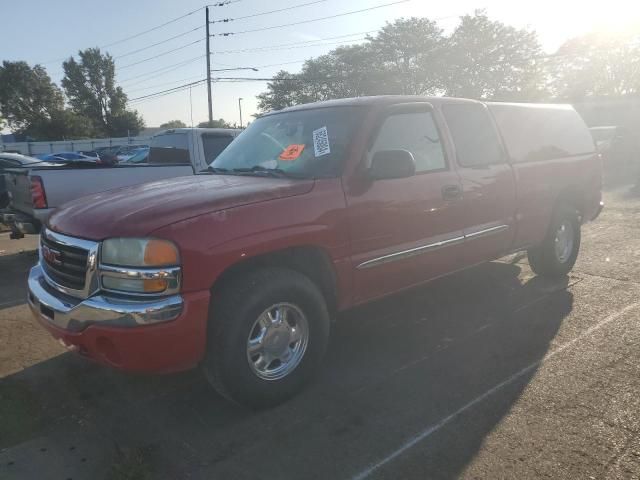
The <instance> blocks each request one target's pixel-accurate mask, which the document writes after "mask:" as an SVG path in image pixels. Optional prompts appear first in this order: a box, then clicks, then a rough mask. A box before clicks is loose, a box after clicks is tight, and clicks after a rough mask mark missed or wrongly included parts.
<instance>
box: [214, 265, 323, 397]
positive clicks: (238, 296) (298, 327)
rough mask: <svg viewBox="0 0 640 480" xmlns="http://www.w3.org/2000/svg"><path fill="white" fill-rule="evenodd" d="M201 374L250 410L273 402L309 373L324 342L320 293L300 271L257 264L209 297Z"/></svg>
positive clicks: (296, 387)
mask: <svg viewBox="0 0 640 480" xmlns="http://www.w3.org/2000/svg"><path fill="white" fill-rule="evenodd" d="M208 331H209V333H208V347H207V354H206V357H205V360H204V362H203V365H202V367H203V371H204V373H205V376H206V377H207V379H208V380H209V382H210V383H211V384H212V385H213V386H214V388H215V389H216V390H217V391H218V392H219V393H221V394H222V395H223V396H225V397H227V398H228V399H230V400H233V401H235V402H237V403H240V404H243V405H247V406H249V407H254V408H260V407H268V406H272V405H276V404H278V403H281V402H283V401H284V400H286V399H288V398H289V397H291V396H293V395H294V394H296V393H297V392H298V391H300V390H301V389H302V387H303V386H304V384H305V383H306V381H308V380H309V379H310V378H311V377H312V376H313V374H314V372H315V370H316V369H317V367H318V365H319V364H320V362H321V360H322V357H323V356H324V352H325V349H326V346H327V342H328V337H329V314H328V311H327V306H326V303H325V300H324V297H323V295H322V293H321V292H320V290H319V289H318V288H317V287H316V285H315V284H314V283H313V282H312V281H311V280H310V279H309V278H308V277H306V276H304V275H302V274H300V273H298V272H296V271H293V270H289V269H284V268H264V269H260V270H256V271H253V272H249V273H247V274H245V275H242V276H237V277H236V278H234V279H232V280H231V281H230V282H229V284H228V285H226V286H225V287H223V288H222V290H221V291H220V292H219V293H218V294H216V295H214V297H213V299H212V308H211V318H210V319H209V329H208Z"/></svg>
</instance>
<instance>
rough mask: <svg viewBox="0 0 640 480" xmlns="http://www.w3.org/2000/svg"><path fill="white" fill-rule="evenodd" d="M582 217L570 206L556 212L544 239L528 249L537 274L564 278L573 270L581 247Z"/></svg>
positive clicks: (560, 208) (533, 268) (562, 206)
mask: <svg viewBox="0 0 640 480" xmlns="http://www.w3.org/2000/svg"><path fill="white" fill-rule="evenodd" d="M580 226H581V225H580V217H579V214H578V212H577V211H576V209H575V208H573V207H571V206H570V205H566V204H565V205H560V206H559V207H558V208H557V209H556V210H555V212H554V214H553V217H552V219H551V224H550V226H549V230H548V231H547V235H546V236H545V239H544V241H543V242H542V243H541V244H540V245H538V246H536V247H533V248H531V249H529V251H528V252H527V254H528V259H529V265H530V266H531V269H532V270H533V271H534V272H535V273H536V274H538V275H541V276H546V277H561V276H564V275H566V274H567V273H569V272H570V271H571V269H572V268H573V266H574V264H575V263H576V259H577V258H578V251H579V250H580V238H581V232H580Z"/></svg>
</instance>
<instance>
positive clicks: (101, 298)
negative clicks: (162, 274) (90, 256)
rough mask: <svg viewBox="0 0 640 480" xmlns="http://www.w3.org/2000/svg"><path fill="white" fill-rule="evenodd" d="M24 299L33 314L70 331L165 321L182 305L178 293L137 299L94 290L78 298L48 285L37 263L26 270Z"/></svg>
mask: <svg viewBox="0 0 640 480" xmlns="http://www.w3.org/2000/svg"><path fill="white" fill-rule="evenodd" d="M28 301H29V306H30V307H31V311H32V312H33V314H34V315H35V316H36V317H38V318H40V319H43V320H45V321H46V322H47V323H50V324H52V325H54V326H56V327H58V328H62V329H65V330H69V331H72V332H79V331H81V330H84V329H85V328H86V327H88V326H89V325H92V324H100V325H103V326H114V327H138V326H141V325H149V324H156V323H159V322H167V321H170V320H174V319H175V318H177V317H178V316H179V315H180V313H181V312H182V307H183V300H182V297H181V296H180V295H171V296H169V297H164V298H152V299H143V300H140V299H129V298H122V297H116V296H106V295H101V294H97V295H94V296H92V297H89V298H86V299H84V300H81V299H78V298H75V297H72V296H69V295H65V294H63V293H61V292H59V291H58V290H56V289H54V288H53V287H52V286H51V285H49V284H48V283H47V281H46V280H45V276H44V273H43V271H42V267H41V266H40V264H38V265H36V266H35V267H33V268H32V269H31V271H30V272H29V299H28Z"/></svg>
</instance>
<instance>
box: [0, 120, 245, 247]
mask: <svg viewBox="0 0 640 480" xmlns="http://www.w3.org/2000/svg"><path fill="white" fill-rule="evenodd" d="M239 132H240V130H234V129H218V128H183V129H175V130H166V131H164V132H162V133H160V134H158V135H156V136H155V137H154V138H153V139H152V142H151V147H150V148H149V151H148V158H147V161H146V162H142V161H141V162H126V161H125V162H121V163H118V162H117V160H116V161H115V163H113V164H110V163H108V161H107V160H105V156H104V153H103V156H102V157H101V158H100V160H96V159H95V158H94V159H91V160H69V161H67V162H66V163H64V164H62V165H55V166H51V165H50V164H48V163H43V164H33V165H32V166H30V168H23V169H20V170H11V171H8V172H7V175H8V183H7V185H8V190H9V193H10V195H11V203H10V209H11V211H10V212H8V213H7V214H6V215H10V217H7V218H10V219H11V221H10V223H9V225H10V226H11V228H12V230H13V232H14V236H16V237H19V236H22V235H24V234H32V233H38V232H39V231H40V226H41V225H42V223H43V222H44V221H45V220H46V219H47V218H48V217H49V215H50V214H51V212H52V211H53V210H54V209H55V208H57V207H59V206H60V205H62V204H64V203H66V202H69V201H71V200H75V199H77V198H79V197H83V196H85V195H89V194H92V193H97V192H104V191H106V190H111V189H114V188H119V187H126V186H130V185H137V184H140V183H147V182H151V181H154V180H162V179H168V178H173V177H181V176H185V175H194V174H196V173H198V172H201V171H203V170H206V169H207V167H208V166H209V165H210V163H211V162H212V161H213V160H214V159H215V158H216V157H217V156H218V154H219V153H220V152H221V151H222V150H223V149H224V148H225V147H226V146H227V145H229V144H230V143H231V142H232V141H233V139H234V138H235V137H236V136H237V135H238V133H239ZM136 148H139V147H136ZM113 158H116V157H113ZM5 223H6V222H5Z"/></svg>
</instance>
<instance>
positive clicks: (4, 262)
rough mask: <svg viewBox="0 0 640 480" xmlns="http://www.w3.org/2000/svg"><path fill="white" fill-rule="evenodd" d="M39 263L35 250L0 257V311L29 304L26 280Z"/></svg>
mask: <svg viewBox="0 0 640 480" xmlns="http://www.w3.org/2000/svg"><path fill="white" fill-rule="evenodd" d="M37 261H38V254H37V252H36V251H34V250H27V251H24V252H20V253H14V254H10V255H0V310H2V309H3V308H9V307H14V306H16V305H21V304H23V303H26V302H27V282H26V278H27V276H28V274H29V270H30V269H31V267H33V266H34V265H35V264H36V262H37Z"/></svg>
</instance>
